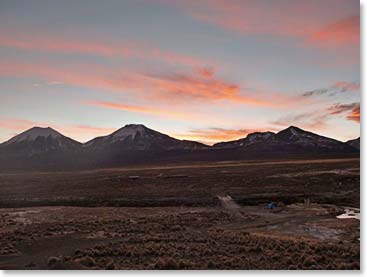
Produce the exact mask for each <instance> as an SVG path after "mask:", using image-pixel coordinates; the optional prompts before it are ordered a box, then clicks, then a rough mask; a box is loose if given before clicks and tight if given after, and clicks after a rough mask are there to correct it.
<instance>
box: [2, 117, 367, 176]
mask: <svg viewBox="0 0 367 277" xmlns="http://www.w3.org/2000/svg"><path fill="white" fill-rule="evenodd" d="M359 144H360V139H359V138H357V139H355V140H350V141H348V142H341V141H338V140H335V139H332V138H328V137H324V136H320V135H318V134H315V133H312V132H308V131H305V130H302V129H300V128H298V127H294V126H290V127H288V128H286V129H284V130H282V131H279V132H278V133H273V132H255V133H252V134H248V135H247V136H246V137H245V138H241V139H238V140H234V141H227V142H220V143H217V144H214V145H213V146H208V145H205V144H202V143H199V142H196V141H189V140H178V139H175V138H173V137H170V136H168V135H166V134H162V133H160V132H157V131H155V130H152V129H149V128H147V127H146V126H144V125H141V124H128V125H125V126H124V127H122V128H120V129H119V130H117V131H115V132H113V133H112V134H110V135H107V136H103V137H97V138H94V139H92V140H90V141H88V142H86V143H84V144H83V143H80V142H77V141H75V140H73V139H71V138H68V137H66V136H64V135H62V134H61V133H59V132H57V131H55V130H54V129H52V128H49V127H48V128H41V127H33V128H31V129H29V130H27V131H25V132H23V133H21V134H19V135H16V136H15V137H13V138H11V139H10V140H8V141H6V142H4V143H2V144H0V169H78V168H103V167H111V166H121V165H130V164H153V163H172V162H174V163H179V162H192V161H224V160H238V159H257V158H271V157H274V158H275V157H281V158H286V157H289V156H292V155H314V156H315V155H335V154H355V155H357V154H359Z"/></svg>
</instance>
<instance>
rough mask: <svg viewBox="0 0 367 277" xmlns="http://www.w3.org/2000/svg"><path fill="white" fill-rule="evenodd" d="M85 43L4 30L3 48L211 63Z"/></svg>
mask: <svg viewBox="0 0 367 277" xmlns="http://www.w3.org/2000/svg"><path fill="white" fill-rule="evenodd" d="M101 41H102V40H97V41H96V40H81V39H73V38H61V37H60V36H57V37H56V36H52V35H50V34H37V33H36V34H32V35H26V34H17V32H16V31H12V32H10V31H4V30H0V46H3V47H9V48H12V49H20V50H26V51H37V52H49V53H56V54H78V55H94V56H101V57H105V58H113V59H116V58H128V59H140V60H144V61H146V60H153V61H154V60H155V61H159V62H164V63H167V64H171V65H180V66H186V67H195V68H197V67H198V68H201V67H206V66H208V65H209V64H211V62H209V61H206V60H204V59H201V58H198V57H193V56H190V55H185V54H182V53H177V52H173V51H169V50H165V49H161V48H158V47H156V46H153V45H149V44H146V43H145V44H143V43H141V42H137V41H122V42H116V41H110V42H101Z"/></svg>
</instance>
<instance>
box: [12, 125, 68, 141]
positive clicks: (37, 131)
mask: <svg viewBox="0 0 367 277" xmlns="http://www.w3.org/2000/svg"><path fill="white" fill-rule="evenodd" d="M39 137H44V138H48V137H51V138H53V139H57V138H61V137H62V135H61V134H60V133H59V132H57V131H55V130H54V129H52V128H50V127H47V128H42V127H33V128H31V129H29V130H27V131H25V132H23V133H21V134H19V135H17V136H15V137H13V138H11V139H10V140H8V141H7V142H6V144H11V143H17V142H22V141H35V140H36V139H37V138H39Z"/></svg>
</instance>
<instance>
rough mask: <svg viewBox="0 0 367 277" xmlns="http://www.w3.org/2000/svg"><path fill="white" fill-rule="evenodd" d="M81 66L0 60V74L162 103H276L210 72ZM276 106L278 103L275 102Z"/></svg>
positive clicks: (266, 104) (272, 104)
mask: <svg viewBox="0 0 367 277" xmlns="http://www.w3.org/2000/svg"><path fill="white" fill-rule="evenodd" d="M90 68H91V66H87V65H84V67H82V68H78V69H76V68H71V69H69V68H62V67H55V66H49V65H45V64H30V63H19V62H16V61H13V62H0V76H11V77H14V76H17V77H35V78H43V79H46V80H58V83H63V84H68V85H73V86H79V87H85V88H91V89H98V90H101V89H102V90H107V91H112V92H116V93H122V94H128V93H130V94H131V95H133V96H135V97H137V98H151V99H152V100H159V101H165V102H177V103H179V102H184V101H186V102H189V101H191V100H195V101H220V100H226V101H230V102H234V103H240V104H246V105H254V106H264V107H276V106H277V104H276V103H274V102H270V101H267V100H263V99H259V98H256V97H254V96H252V95H251V92H243V91H241V89H240V87H239V86H238V85H236V84H234V83H231V82H228V81H225V80H222V79H220V78H217V77H216V76H215V75H214V71H209V70H206V71H204V73H203V72H201V73H198V72H194V71H191V72H184V73H169V74H158V73H140V72H133V71H118V72H115V71H114V70H112V69H109V68H102V67H92V70H91V69H90ZM278 105H279V104H278Z"/></svg>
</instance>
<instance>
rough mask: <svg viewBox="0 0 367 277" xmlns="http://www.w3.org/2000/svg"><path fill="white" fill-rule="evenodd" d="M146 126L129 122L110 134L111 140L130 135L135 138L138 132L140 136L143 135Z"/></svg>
mask: <svg viewBox="0 0 367 277" xmlns="http://www.w3.org/2000/svg"><path fill="white" fill-rule="evenodd" d="M146 130H147V128H146V127H145V126H144V125H141V124H129V125H126V126H125V127H123V128H121V129H119V130H117V131H116V132H115V133H113V134H112V140H113V141H118V140H124V139H126V138H127V137H131V138H132V139H135V137H136V136H137V135H138V134H139V135H140V136H144V134H146Z"/></svg>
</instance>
